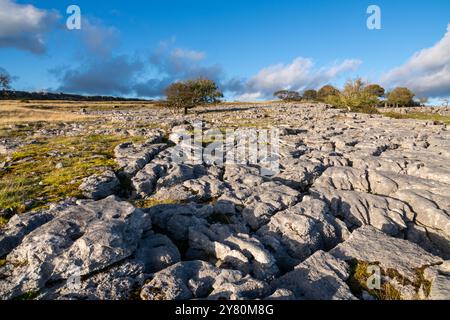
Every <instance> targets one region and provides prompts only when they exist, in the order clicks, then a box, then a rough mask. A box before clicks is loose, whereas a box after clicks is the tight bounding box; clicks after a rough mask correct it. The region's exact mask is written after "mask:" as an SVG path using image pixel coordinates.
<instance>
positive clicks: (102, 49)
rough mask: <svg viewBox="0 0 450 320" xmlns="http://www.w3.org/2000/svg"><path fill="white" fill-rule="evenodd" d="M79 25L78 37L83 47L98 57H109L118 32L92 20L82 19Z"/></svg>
mask: <svg viewBox="0 0 450 320" xmlns="http://www.w3.org/2000/svg"><path fill="white" fill-rule="evenodd" d="M81 25H82V27H81V30H80V35H81V39H82V41H83V43H84V45H85V47H86V48H87V49H88V50H89V51H90V52H92V53H94V54H97V55H100V56H107V55H110V54H111V52H112V50H113V49H114V47H115V46H116V44H117V43H118V35H119V32H118V30H117V29H116V28H114V27H112V26H105V25H103V24H102V23H101V21H99V20H98V19H94V18H89V19H88V18H82V24H81Z"/></svg>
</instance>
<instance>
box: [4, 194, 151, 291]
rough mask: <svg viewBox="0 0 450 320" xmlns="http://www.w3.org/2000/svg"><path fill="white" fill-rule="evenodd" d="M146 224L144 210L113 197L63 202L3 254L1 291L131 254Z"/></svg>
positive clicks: (32, 287)
mask: <svg viewBox="0 0 450 320" xmlns="http://www.w3.org/2000/svg"><path fill="white" fill-rule="evenodd" d="M150 228H151V220H150V218H149V217H146V214H145V213H143V212H142V211H141V210H139V209H136V208H134V207H133V206H132V205H130V204H127V203H125V202H119V201H117V199H116V198H115V197H109V198H106V199H104V200H101V201H97V202H87V203H84V204H82V205H78V206H71V207H68V208H67V209H64V210H63V211H61V212H60V213H59V214H58V215H57V218H55V219H53V220H51V221H49V222H47V223H46V224H44V225H42V226H41V227H40V228H37V229H35V230H34V231H32V232H30V233H29V234H28V235H26V236H25V237H24V238H23V240H22V242H21V243H20V245H19V246H17V247H16V248H15V249H14V250H13V251H11V252H10V253H9V254H8V255H7V257H6V260H7V266H6V267H8V268H7V269H8V270H6V271H5V274H6V276H7V279H6V280H1V281H0V294H1V295H2V296H4V297H15V296H19V295H21V294H24V293H26V292H28V291H39V290H40V289H42V288H44V286H46V285H47V284H49V283H51V282H55V281H62V280H66V279H68V278H70V277H71V276H73V275H74V274H79V275H80V276H86V275H90V274H92V273H94V272H96V271H100V270H103V269H105V268H107V267H109V266H111V265H113V264H115V263H117V262H119V261H121V260H123V259H125V258H127V257H129V256H131V255H132V254H133V252H134V251H135V250H136V248H137V246H138V243H139V239H140V238H141V235H142V233H143V231H144V230H148V229H150Z"/></svg>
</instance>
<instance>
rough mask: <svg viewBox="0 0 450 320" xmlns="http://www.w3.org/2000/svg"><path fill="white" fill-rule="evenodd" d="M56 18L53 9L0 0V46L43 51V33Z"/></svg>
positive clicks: (57, 15)
mask: <svg viewBox="0 0 450 320" xmlns="http://www.w3.org/2000/svg"><path fill="white" fill-rule="evenodd" d="M58 19H59V14H58V13H57V12H55V11H48V10H43V9H38V8H36V7H34V6H32V5H24V4H17V3H15V2H14V1H12V0H0V47H13V48H17V49H21V50H26V51H30V52H33V53H37V54H39V53H43V52H45V42H44V35H45V33H46V32H48V31H49V29H50V28H51V27H52V26H53V25H54V24H55V23H56V21H57V20H58Z"/></svg>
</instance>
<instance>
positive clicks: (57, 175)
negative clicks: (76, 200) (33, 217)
mask: <svg viewBox="0 0 450 320" xmlns="http://www.w3.org/2000/svg"><path fill="white" fill-rule="evenodd" d="M141 140H142V138H130V137H124V136H113V135H91V136H77V137H57V138H52V139H44V140H41V141H39V142H38V143H37V144H31V145H27V146H24V147H22V148H21V149H19V150H18V151H17V152H15V153H14V154H13V155H12V161H11V165H10V166H9V167H8V168H7V169H6V170H2V171H0V208H12V209H13V210H15V211H16V212H18V213H20V212H24V211H27V210H31V209H35V208H39V207H43V206H45V205H46V204H48V203H50V202H55V201H59V200H61V199H64V198H67V197H81V194H80V191H79V190H78V187H79V185H80V184H81V181H82V179H83V178H85V177H88V176H90V175H92V174H95V173H98V172H100V171H102V170H104V169H105V168H113V169H115V167H116V163H115V161H114V148H115V146H117V145H118V144H120V143H122V142H125V141H134V142H140V141H141ZM57 164H62V166H61V165H60V166H58V167H57ZM30 201H31V202H30ZM27 202H28V203H27ZM25 203H27V205H26V206H25Z"/></svg>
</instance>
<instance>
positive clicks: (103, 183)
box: [79, 170, 120, 200]
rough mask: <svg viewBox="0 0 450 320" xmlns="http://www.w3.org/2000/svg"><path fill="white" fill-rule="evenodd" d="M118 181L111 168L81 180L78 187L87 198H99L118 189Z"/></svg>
mask: <svg viewBox="0 0 450 320" xmlns="http://www.w3.org/2000/svg"><path fill="white" fill-rule="evenodd" d="M119 186H120V181H119V179H118V178H117V177H116V174H115V173H114V172H113V171H112V170H107V171H105V172H103V173H101V174H97V175H93V176H90V177H88V178H86V179H84V180H83V182H82V184H81V185H80V187H79V189H80V190H81V191H82V192H83V195H84V196H85V197H86V198H88V199H94V200H100V199H103V198H106V197H108V196H110V195H113V194H114V193H115V192H116V191H118V189H119Z"/></svg>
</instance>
